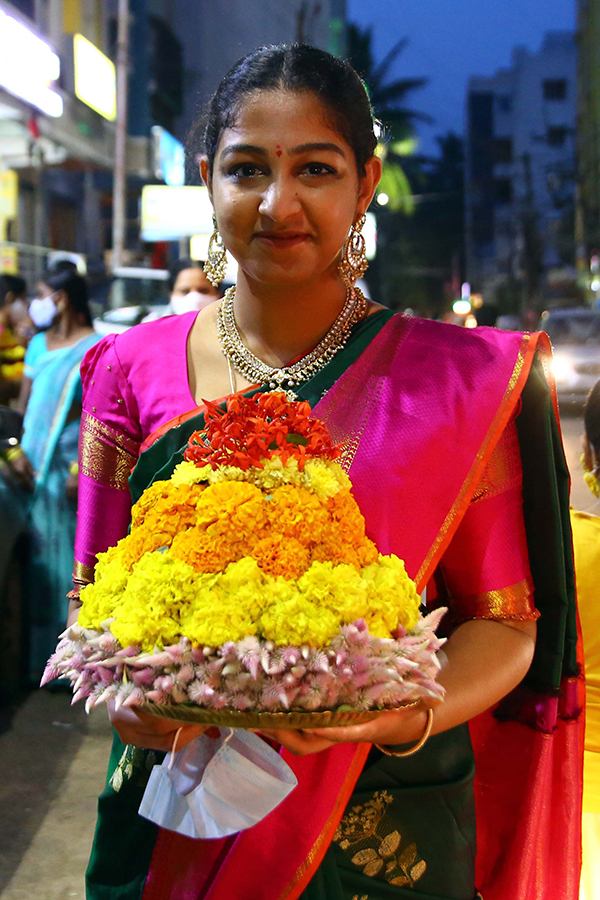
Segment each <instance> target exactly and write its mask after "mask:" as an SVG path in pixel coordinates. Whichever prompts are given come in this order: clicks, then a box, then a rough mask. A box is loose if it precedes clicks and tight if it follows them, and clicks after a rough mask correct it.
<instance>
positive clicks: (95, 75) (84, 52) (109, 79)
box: [73, 34, 117, 122]
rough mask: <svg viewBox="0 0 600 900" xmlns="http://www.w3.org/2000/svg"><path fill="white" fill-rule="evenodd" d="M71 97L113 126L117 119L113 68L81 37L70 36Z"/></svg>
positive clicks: (77, 35) (105, 58)
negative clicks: (71, 55) (71, 65)
mask: <svg viewBox="0 0 600 900" xmlns="http://www.w3.org/2000/svg"><path fill="white" fill-rule="evenodd" d="M73 59H74V64H75V95H76V96H77V97H79V99H80V100H81V101H82V102H83V103H85V104H86V105H87V106H90V107H91V108H92V109H93V110H94V111H95V112H97V113H98V114H99V115H101V116H103V117H104V118H105V119H108V120H109V121H110V122H114V120H115V119H116V118H117V73H116V70H115V65H114V63H113V62H112V60H110V59H109V58H108V56H105V55H104V53H102V51H101V50H98V48H97V47H96V45H95V44H92V42H91V41H88V39H87V38H85V37H84V36H83V35H82V34H76V35H74V36H73Z"/></svg>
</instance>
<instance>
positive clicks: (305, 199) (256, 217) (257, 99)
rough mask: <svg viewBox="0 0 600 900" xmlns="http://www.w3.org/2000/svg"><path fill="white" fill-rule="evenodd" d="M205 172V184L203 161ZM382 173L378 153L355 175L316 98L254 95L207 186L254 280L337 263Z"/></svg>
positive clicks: (289, 279) (233, 248)
mask: <svg viewBox="0 0 600 900" xmlns="http://www.w3.org/2000/svg"><path fill="white" fill-rule="evenodd" d="M201 171H202V176H203V178H204V179H205V180H207V177H208V167H207V163H206V161H203V162H202V166H201ZM380 171H381V169H380V162H379V160H378V159H377V158H373V159H372V160H369V162H368V163H367V174H366V176H365V177H363V178H359V177H358V172H357V167H356V161H355V157H354V153H353V151H352V148H351V147H349V146H348V144H347V143H346V142H345V141H344V139H343V138H342V137H341V136H340V135H339V134H338V133H337V131H335V130H334V128H333V126H332V125H331V124H330V123H329V121H328V117H327V110H326V109H325V107H324V106H323V105H322V104H321V102H320V101H319V100H318V98H316V97H315V96H314V94H312V93H309V92H303V93H294V92H289V91H257V92H256V93H254V94H253V95H251V96H250V97H249V98H248V99H247V100H246V102H245V103H244V106H243V107H242V109H241V110H240V112H239V114H238V116H237V118H236V120H235V123H234V125H233V126H232V127H231V128H227V129H226V130H225V131H224V132H223V134H222V136H221V141H220V143H219V147H218V150H217V154H216V158H215V163H214V169H213V173H212V180H211V181H210V183H209V188H210V190H211V196H212V200H213V204H214V208H215V212H216V216H217V222H218V226H219V231H220V232H221V235H222V237H223V241H224V243H225V246H226V247H227V249H228V250H229V251H230V252H231V253H232V255H233V256H234V257H235V258H236V260H237V261H238V263H239V265H240V267H241V269H242V271H243V272H244V273H245V275H246V276H247V277H248V279H249V280H251V281H252V280H256V281H259V282H264V283H269V284H285V283H298V282H303V281H310V280H312V279H314V278H318V277H319V276H320V275H323V274H324V273H325V272H327V271H328V270H330V269H334V268H335V267H336V266H337V263H338V260H339V255H340V251H341V248H342V246H343V243H344V241H345V240H346V237H347V236H348V232H349V230H350V228H351V226H352V224H353V222H355V221H357V219H358V218H360V216H362V215H363V214H364V212H365V211H366V210H367V207H368V205H369V203H370V202H371V199H372V197H373V193H374V191H375V187H376V185H377V182H378V180H379V176H380Z"/></svg>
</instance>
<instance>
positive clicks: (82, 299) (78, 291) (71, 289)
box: [43, 268, 92, 326]
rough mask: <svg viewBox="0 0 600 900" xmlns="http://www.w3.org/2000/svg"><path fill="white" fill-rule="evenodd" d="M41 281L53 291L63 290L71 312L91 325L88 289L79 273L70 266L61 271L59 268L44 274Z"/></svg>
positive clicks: (84, 322)
mask: <svg viewBox="0 0 600 900" xmlns="http://www.w3.org/2000/svg"><path fill="white" fill-rule="evenodd" d="M43 282H44V284H47V285H48V287H49V288H52V290H53V291H64V292H65V294H66V295H67V297H68V300H69V304H70V306H71V309H72V310H73V312H74V313H76V314H77V315H78V316H79V317H80V319H81V320H82V321H83V324H85V325H90V326H91V324H92V314H91V313H90V305H89V297H88V289H87V284H86V283H85V279H84V278H82V277H81V275H78V274H77V272H74V271H73V269H71V268H68V269H67V268H63V269H62V271H61V270H60V269H59V271H58V272H57V271H51V272H50V274H49V275H45V276H44V278H43Z"/></svg>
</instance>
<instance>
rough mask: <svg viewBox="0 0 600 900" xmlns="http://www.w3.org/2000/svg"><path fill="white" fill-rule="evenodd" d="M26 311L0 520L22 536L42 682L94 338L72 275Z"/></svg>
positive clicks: (67, 539)
mask: <svg viewBox="0 0 600 900" xmlns="http://www.w3.org/2000/svg"><path fill="white" fill-rule="evenodd" d="M41 289H42V290H41V293H42V294H43V296H41V297H38V298H36V299H35V300H32V302H31V306H30V313H31V317H32V320H33V322H34V324H35V325H36V326H37V327H38V328H41V329H44V330H42V331H40V333H38V334H36V335H35V336H34V337H33V338H32V339H31V341H30V344H29V347H28V348H27V353H26V355H25V370H24V376H23V381H22V385H21V393H20V396H19V408H20V410H21V411H22V412H23V413H24V431H23V438H22V441H21V444H20V445H19V446H18V447H14V448H12V449H11V450H9V451H8V454H7V459H6V460H5V461H6V463H7V466H8V468H4V469H3V470H2V473H3V476H4V477H3V479H2V481H1V482H0V504H1V505H2V518H4V517H6V516H9V517H11V518H12V520H13V521H16V520H17V519H18V520H19V521H20V522H21V524H22V527H24V528H26V529H27V531H28V532H29V538H30V541H29V558H28V565H27V576H26V607H27V620H28V637H29V644H30V647H29V676H30V678H31V680H32V681H36V680H38V679H39V677H40V676H41V673H42V672H43V669H44V664H45V661H46V659H47V658H48V654H49V653H50V652H52V648H53V646H54V645H55V643H56V636H57V634H58V633H59V632H60V631H61V630H62V629H63V628H64V625H65V622H66V617H67V602H66V600H65V596H64V593H65V592H64V586H65V583H67V584H68V581H69V577H70V573H71V571H72V560H73V544H74V540H75V523H76V508H75V505H74V499H75V498H76V491H77V445H78V440H79V423H80V418H81V379H80V374H79V366H80V363H81V360H82V359H83V356H84V354H85V353H86V351H87V350H88V349H89V348H90V347H91V346H92V345H93V344H94V343H96V341H98V340H99V337H98V336H97V335H96V334H95V333H94V331H93V329H92V326H91V317H90V311H89V307H88V294H87V287H86V284H85V281H84V280H83V278H81V276H79V275H77V274H76V273H75V272H73V271H72V270H66V271H62V272H60V271H59V272H55V273H52V274H50V275H47V276H46V278H45V280H44V282H43V283H42V285H41Z"/></svg>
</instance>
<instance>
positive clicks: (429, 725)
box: [374, 708, 433, 756]
mask: <svg viewBox="0 0 600 900" xmlns="http://www.w3.org/2000/svg"><path fill="white" fill-rule="evenodd" d="M432 726H433V710H432V709H431V708H429V709H428V710H427V724H426V726H425V731H424V732H423V734H422V735H421V737H420V738H419V740H418V741H417V743H416V744H415V745H414V747H411V748H410V750H389V749H388V748H387V747H382V746H381V744H375V745H374V746H375V747H377V749H378V750H381V752H382V753H385V755H386V756H412V755H413V753H417V752H418V751H419V750H420V749H421V747H422V746H423V745H424V744H425V741H426V740H427V738H428V737H429V735H430V734H431V728H432Z"/></svg>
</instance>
